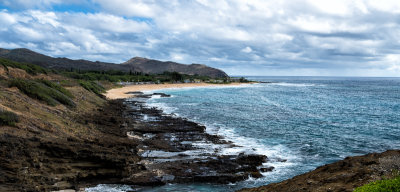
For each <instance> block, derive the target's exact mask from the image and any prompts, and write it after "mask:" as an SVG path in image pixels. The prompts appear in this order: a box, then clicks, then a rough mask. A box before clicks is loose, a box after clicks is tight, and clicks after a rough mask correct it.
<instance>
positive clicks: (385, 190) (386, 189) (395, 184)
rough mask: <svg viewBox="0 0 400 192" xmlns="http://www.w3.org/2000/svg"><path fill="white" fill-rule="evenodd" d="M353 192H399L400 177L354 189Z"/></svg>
mask: <svg viewBox="0 0 400 192" xmlns="http://www.w3.org/2000/svg"><path fill="white" fill-rule="evenodd" d="M354 192H400V176H397V177H396V178H394V179H384V180H379V181H375V182H372V183H369V184H366V185H364V186H361V187H358V188H356V189H355V190H354Z"/></svg>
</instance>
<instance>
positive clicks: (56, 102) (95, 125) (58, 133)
mask: <svg viewBox="0 0 400 192" xmlns="http://www.w3.org/2000/svg"><path fill="white" fill-rule="evenodd" d="M99 83H101V86H103V87H110V86H113V85H112V84H111V83H108V82H105V81H104V82H99ZM83 85H84V84H82V85H80V83H79V81H78V80H75V79H70V78H67V77H64V76H60V75H57V74H53V73H48V72H46V69H42V68H39V67H37V66H34V65H30V66H28V65H25V64H19V63H12V62H7V61H5V60H0V191H53V190H61V189H66V188H67V189H71V188H76V187H78V186H85V185H86V184H95V183H98V182H102V181H103V180H104V179H107V182H113V181H115V182H116V183H118V182H119V181H120V180H121V179H123V178H126V177H127V176H128V175H131V174H133V173H136V172H138V171H139V170H140V168H138V166H136V164H135V163H136V162H138V159H139V157H138V156H137V155H136V153H135V148H136V146H137V142H136V141H134V140H130V139H127V137H126V135H125V132H124V131H123V130H124V128H125V126H126V125H127V124H129V123H128V122H127V121H126V119H123V118H122V112H123V110H124V106H123V105H122V102H120V101H107V100H105V99H104V98H102V97H101V96H99V95H97V94H95V93H93V91H88V90H87V88H86V87H85V86H83ZM127 165H132V166H127Z"/></svg>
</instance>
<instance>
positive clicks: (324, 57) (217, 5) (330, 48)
mask: <svg viewBox="0 0 400 192" xmlns="http://www.w3.org/2000/svg"><path fill="white" fill-rule="evenodd" d="M0 47H1V48H7V49H13V48H28V49H31V50H33V51H36V52H40V53H43V54H46V55H50V56H53V57H68V58H72V59H87V60H91V61H106V62H113V63H122V62H124V61H127V60H129V59H130V58H132V57H135V56H140V57H146V58H151V59H158V60H162V61H175V62H179V63H184V64H191V63H201V64H206V65H209V66H212V67H216V68H219V69H222V70H224V71H225V72H227V73H228V74H229V75H262V76H268V75H273V76H286V75H289V76H389V77H399V76H400V1H398V0H379V1H377V0H329V1H328V0H181V1H178V0H68V1H65V0H0Z"/></svg>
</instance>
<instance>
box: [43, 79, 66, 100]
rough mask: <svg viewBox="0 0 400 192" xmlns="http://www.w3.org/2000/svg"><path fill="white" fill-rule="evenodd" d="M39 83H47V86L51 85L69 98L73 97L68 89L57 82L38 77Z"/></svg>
mask: <svg viewBox="0 0 400 192" xmlns="http://www.w3.org/2000/svg"><path fill="white" fill-rule="evenodd" d="M37 81H38V82H40V83H43V84H45V85H47V86H48V87H51V88H53V89H55V90H57V91H59V92H61V93H63V94H64V95H66V96H68V97H69V98H74V96H73V95H72V94H71V92H69V91H68V90H66V89H65V88H64V87H62V86H61V85H60V84H57V83H53V82H51V81H49V80H45V79H40V80H37Z"/></svg>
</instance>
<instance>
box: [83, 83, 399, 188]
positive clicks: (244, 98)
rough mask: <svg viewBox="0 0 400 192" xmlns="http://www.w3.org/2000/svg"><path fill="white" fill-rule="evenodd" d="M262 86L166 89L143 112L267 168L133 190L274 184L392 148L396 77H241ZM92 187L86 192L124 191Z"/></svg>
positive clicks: (396, 146)
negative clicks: (235, 178)
mask: <svg viewBox="0 0 400 192" xmlns="http://www.w3.org/2000/svg"><path fill="white" fill-rule="evenodd" d="M247 78H248V79H251V80H257V81H263V82H270V83H258V84H251V85H250V84H246V85H239V86H232V87H204V88H182V89H166V90H158V91H154V92H163V93H166V94H170V95H172V97H169V98H168V97H165V98H164V97H163V98H161V97H154V98H152V99H150V100H148V105H149V106H151V107H159V108H161V109H163V110H164V112H165V113H169V114H173V115H176V116H179V117H184V118H187V119H190V120H192V121H194V122H197V123H200V124H203V125H205V126H206V127H207V131H208V132H209V133H213V134H217V135H221V136H223V137H225V138H226V140H230V141H233V142H234V143H235V144H237V145H240V146H241V147H237V148H233V149H226V151H223V152H222V153H224V154H235V153H236V154H237V153H240V152H247V153H249V152H250V153H257V154H264V155H267V156H268V158H269V161H268V162H267V163H266V166H273V167H275V169H274V171H272V172H267V173H264V177H263V178H261V179H252V178H251V179H249V180H247V181H243V182H239V183H235V184H229V185H213V184H169V185H165V186H161V187H154V188H143V189H141V190H140V191H224V192H226V191H234V190H237V189H241V188H248V187H256V186H260V185H266V184H268V183H273V182H279V181H282V180H285V179H288V178H291V177H293V176H296V175H298V174H302V173H305V172H308V171H311V170H313V169H315V168H317V167H318V166H321V165H324V164H327V163H332V162H335V161H338V160H341V159H343V158H345V157H347V156H355V155H364V154H367V153H371V152H383V151H385V150H388V149H400V78H367V77H247ZM129 189H130V188H129V187H128V186H119V185H99V186H97V187H94V188H89V189H87V191H104V190H108V191H125V190H129Z"/></svg>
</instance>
